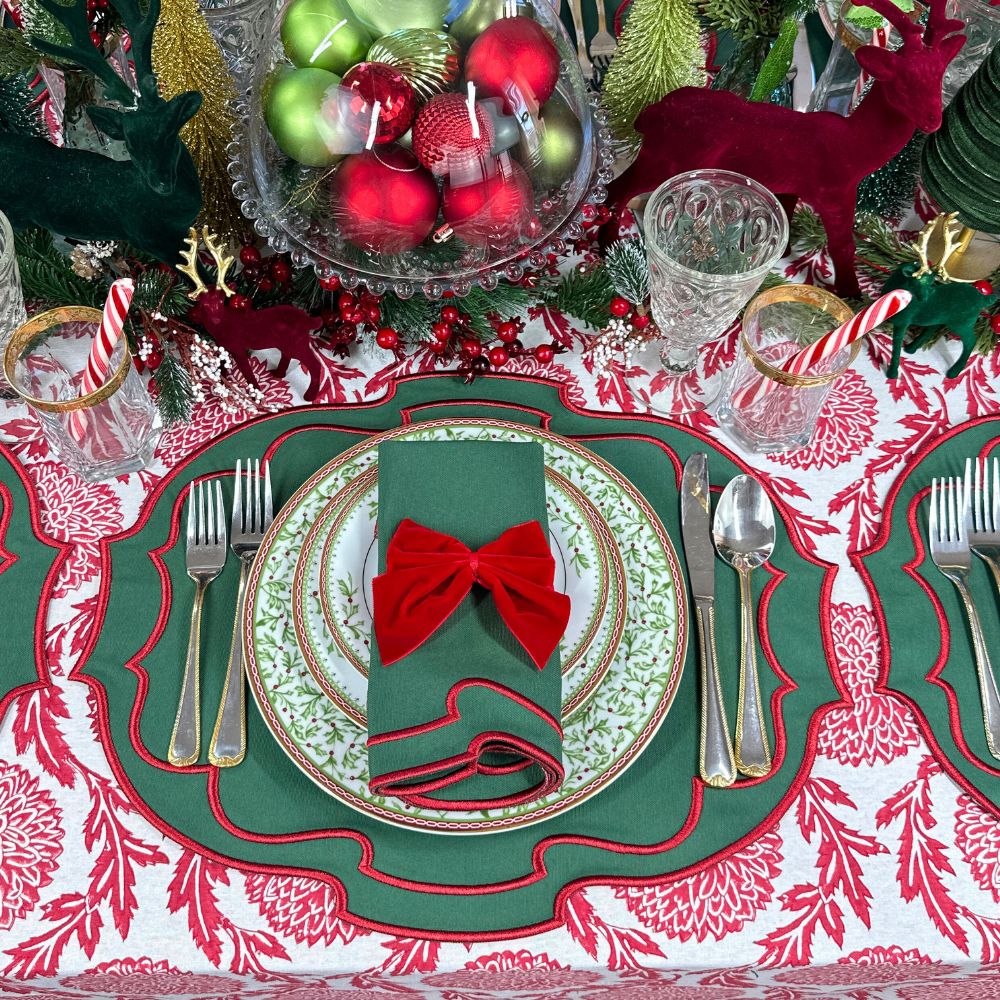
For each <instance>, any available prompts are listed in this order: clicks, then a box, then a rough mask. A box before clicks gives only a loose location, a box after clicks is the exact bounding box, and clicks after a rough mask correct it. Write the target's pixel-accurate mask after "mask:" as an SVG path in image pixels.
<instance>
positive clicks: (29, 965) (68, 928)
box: [3, 892, 102, 979]
mask: <svg viewBox="0 0 1000 1000" xmlns="http://www.w3.org/2000/svg"><path fill="white" fill-rule="evenodd" d="M42 919H43V920H47V921H51V922H52V923H54V924H55V925H56V926H55V927H52V928H50V929H49V930H47V931H43V932H42V933H41V934H38V935H36V936H35V937H32V938H29V939H28V940H27V941H25V942H23V943H22V944H19V945H16V946H15V947H13V948H8V949H7V950H6V951H5V952H4V954H5V955H10V956H11V961H10V962H8V963H7V965H6V966H5V967H4V970H3V971H4V972H5V973H6V974H7V975H12V976H16V977H17V978H18V979H28V978H32V977H34V976H51V975H54V974H55V972H56V970H57V969H58V967H59V959H60V958H61V957H62V953H63V951H64V950H65V948H66V945H67V944H69V942H70V941H71V940H72V939H73V937H74V936H75V937H76V940H77V943H78V944H79V946H80V948H81V949H83V953H84V954H85V955H86V956H87V958H91V957H92V956H93V954H94V949H95V948H96V947H97V942H98V940H99V939H100V936H101V924H102V921H101V914H100V912H99V911H98V910H97V909H96V908H95V907H93V906H92V905H91V904H90V903H89V902H88V901H87V899H86V897H84V896H83V895H82V894H81V893H79V892H73V893H66V894H64V895H62V896H59V897H58V898H57V899H54V900H52V901H51V902H49V903H46V904H45V905H44V906H43V907H42Z"/></svg>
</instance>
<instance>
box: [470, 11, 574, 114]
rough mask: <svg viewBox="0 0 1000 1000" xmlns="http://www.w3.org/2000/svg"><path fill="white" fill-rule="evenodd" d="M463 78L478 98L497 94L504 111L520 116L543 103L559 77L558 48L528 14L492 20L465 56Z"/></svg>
mask: <svg viewBox="0 0 1000 1000" xmlns="http://www.w3.org/2000/svg"><path fill="white" fill-rule="evenodd" d="M465 78H466V80H471V81H472V82H473V83H474V84H475V85H476V88H477V91H478V94H479V96H480V97H499V98H501V99H502V100H503V109H504V112H505V113H506V114H508V115H519V114H520V113H521V112H523V111H524V110H525V109H526V108H527V109H528V110H531V107H530V105H531V104H534V105H536V108H535V110H537V106H539V105H542V104H544V103H545V102H546V101H547V100H548V99H549V98H550V97H551V96H552V94H553V92H554V91H555V89H556V82H557V81H558V79H559V50H558V49H557V48H556V44H555V42H554V41H552V38H551V36H550V35H549V33H548V32H547V31H546V30H545V29H544V28H543V27H542V26H541V25H540V24H539V23H538V22H537V21H532V20H531V18H528V17H505V18H501V19H500V20H499V21H494V22H493V24H491V25H490V26H489V27H488V28H487V29H486V30H485V31H484V32H483V33H482V34H481V35H480V36H479V37H478V38H477V39H476V40H475V41H474V42H473V43H472V46H471V47H470V48H469V51H468V54H467V55H466V57H465Z"/></svg>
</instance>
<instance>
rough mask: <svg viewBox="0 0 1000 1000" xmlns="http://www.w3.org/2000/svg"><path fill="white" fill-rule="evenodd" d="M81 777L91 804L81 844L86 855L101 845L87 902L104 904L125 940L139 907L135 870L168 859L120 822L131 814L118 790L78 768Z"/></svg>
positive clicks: (92, 870) (88, 771) (163, 862)
mask: <svg viewBox="0 0 1000 1000" xmlns="http://www.w3.org/2000/svg"><path fill="white" fill-rule="evenodd" d="M81 774H82V775H83V779H84V782H85V783H86V785H87V790H88V791H89V793H90V801H91V808H90V812H89V813H88V814H87V818H86V820H85V821H84V826H83V839H84V844H85V846H86V848H87V850H88V851H93V850H94V847H95V846H96V845H97V844H100V845H101V850H100V853H99V854H98V856H97V860H96V861H95V862H94V867H93V868H92V869H91V872H90V879H91V885H90V891H89V893H88V894H87V895H88V899H89V901H90V902H91V903H92V904H93V905H95V906H96V905H97V904H99V903H101V902H103V901H105V900H106V901H107V903H108V905H109V906H110V907H111V915H112V917H113V918H114V922H115V927H116V928H117V930H118V933H119V934H120V935H121V936H122V939H123V940H124V939H125V938H126V937H128V932H129V927H130V926H131V923H132V916H133V914H134V913H135V910H136V906H137V905H138V904H137V903H136V898H135V892H134V891H133V890H134V888H135V869H136V868H137V867H139V868H145V867H147V866H149V865H165V864H166V863H167V856H166V855H165V854H164V853H163V852H162V851H161V850H160V849H159V848H158V847H154V846H153V845H152V844H147V843H146V842H145V841H143V840H140V839H139V838H138V837H137V836H135V834H133V833H132V832H131V831H130V830H129V829H128V828H127V827H126V826H125V824H124V823H123V822H122V820H121V817H122V816H123V815H127V814H129V813H133V812H134V810H133V807H132V804H131V803H130V802H129V801H128V799H126V798H125V795H124V794H123V793H122V792H121V790H120V789H119V788H118V787H117V786H115V785H112V784H111V782H110V781H109V780H108V779H107V778H102V777H101V776H100V775H98V774H95V773H94V772H93V771H90V770H89V769H86V768H81Z"/></svg>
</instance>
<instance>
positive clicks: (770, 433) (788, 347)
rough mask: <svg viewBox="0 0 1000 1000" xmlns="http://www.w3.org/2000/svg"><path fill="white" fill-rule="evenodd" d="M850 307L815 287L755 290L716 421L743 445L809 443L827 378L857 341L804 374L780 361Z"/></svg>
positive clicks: (850, 358) (770, 448) (767, 449)
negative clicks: (789, 370) (785, 368)
mask: <svg viewBox="0 0 1000 1000" xmlns="http://www.w3.org/2000/svg"><path fill="white" fill-rule="evenodd" d="M852 315H853V312H852V310H851V307H850V306H848V305H847V304H846V303H845V302H842V301H841V300H840V299H838V298H837V296H836V295H833V294H831V293H830V292H828V291H826V290H824V289H822V288H816V287H815V286H814V285H780V286H779V287H777V288H769V289H768V290H767V291H766V292H761V294H760V295H758V296H757V297H756V298H755V299H754V300H753V302H751V303H750V305H749V306H747V309H746V312H745V313H744V314H743V333H742V336H741V338H740V344H739V347H738V348H737V353H736V361H735V363H734V364H733V366H732V367H731V368H730V369H729V371H728V372H727V373H726V376H727V377H726V386H725V389H724V393H723V399H722V403H721V405H720V407H719V410H718V414H717V417H718V420H719V423H720V424H721V425H722V427H724V428H725V429H726V431H727V432H728V433H729V434H730V436H732V437H733V438H734V439H735V440H736V441H738V442H739V443H740V444H741V445H743V446H744V447H745V448H747V449H749V450H750V451H755V452H763V453H769V454H773V453H776V452H784V451H797V450H798V449H800V448H807V447H809V442H810V440H811V439H812V435H813V431H814V430H815V428H816V421H817V420H818V419H819V415H820V412H821V411H822V409H823V406H824V404H825V403H826V400H827V396H829V394H830V390H831V389H832V388H833V385H834V383H835V382H836V381H837V379H838V378H840V376H841V375H843V374H844V372H845V371H847V369H848V368H850V366H851V364H852V363H853V362H854V359H855V358H856V357H857V355H858V351H859V350H860V349H861V341H860V340H856V341H855V342H854V343H853V344H851V345H850V346H848V347H844V348H842V349H841V350H840V351H839V352H837V354H835V355H834V356H833V357H831V358H827V359H825V360H823V361H819V362H817V363H816V364H815V365H814V366H813V367H812V368H810V370H809V372H808V373H807V374H802V375H790V374H788V373H787V372H785V371H782V370H781V365H782V364H783V363H784V362H786V361H787V360H788V359H789V358H790V357H792V355H794V354H796V353H798V352H799V351H801V350H802V349H803V348H805V347H808V346H809V345H810V344H812V343H813V342H814V341H816V340H818V339H819V338H820V337H822V336H823V335H824V334H826V333H829V332H830V331H831V330H834V329H836V328H837V327H838V326H840V324H841V323H845V322H846V321H847V320H849V319H850V318H851V316H852Z"/></svg>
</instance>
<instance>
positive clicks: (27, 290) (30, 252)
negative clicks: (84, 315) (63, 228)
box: [14, 229, 105, 308]
mask: <svg viewBox="0 0 1000 1000" xmlns="http://www.w3.org/2000/svg"><path fill="white" fill-rule="evenodd" d="M14 248H15V251H16V253H17V264H18V269H19V270H20V273H21V288H22V290H23V292H24V297H25V298H26V299H36V300H39V301H41V302H43V303H45V304H46V305H53V306H65V305H81V306H93V307H95V308H100V307H101V306H102V305H103V304H104V297H105V289H104V286H103V285H100V284H98V283H97V282H92V281H86V280H85V279H83V278H81V277H80V276H79V275H77V274H75V273H74V272H73V268H72V266H71V264H70V261H69V258H68V257H66V256H65V255H64V254H63V253H62V252H61V251H60V250H59V248H58V247H57V246H56V245H55V242H54V241H53V239H52V234H51V233H50V232H49V231H48V230H47V229H28V230H25V231H24V232H23V233H16V234H15V235H14Z"/></svg>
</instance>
